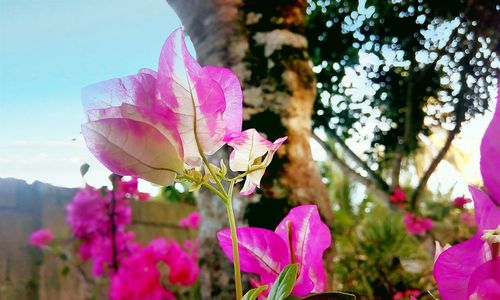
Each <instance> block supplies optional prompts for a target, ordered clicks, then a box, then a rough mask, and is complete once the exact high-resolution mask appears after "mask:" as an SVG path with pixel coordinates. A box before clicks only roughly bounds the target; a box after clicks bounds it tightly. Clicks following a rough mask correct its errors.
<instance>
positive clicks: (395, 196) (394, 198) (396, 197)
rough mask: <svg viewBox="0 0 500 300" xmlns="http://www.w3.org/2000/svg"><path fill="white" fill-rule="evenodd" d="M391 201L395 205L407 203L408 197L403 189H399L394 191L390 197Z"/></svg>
mask: <svg viewBox="0 0 500 300" xmlns="http://www.w3.org/2000/svg"><path fill="white" fill-rule="evenodd" d="M389 199H390V200H391V202H393V203H396V204H400V203H404V202H406V200H407V197H406V193H405V192H404V191H403V189H402V188H400V187H397V188H396V189H395V190H394V192H393V193H392V194H391V196H390V197H389Z"/></svg>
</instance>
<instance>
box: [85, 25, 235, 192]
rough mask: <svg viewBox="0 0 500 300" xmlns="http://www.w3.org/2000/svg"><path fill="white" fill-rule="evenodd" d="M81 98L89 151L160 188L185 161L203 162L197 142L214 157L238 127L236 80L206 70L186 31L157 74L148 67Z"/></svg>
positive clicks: (172, 42) (174, 40)
mask: <svg viewBox="0 0 500 300" xmlns="http://www.w3.org/2000/svg"><path fill="white" fill-rule="evenodd" d="M82 97H83V104H84V107H85V110H86V114H87V118H88V123H86V124H83V125H82V133H83V135H84V137H85V140H86V142H87V145H88V147H89V149H90V151H91V152H92V153H93V154H94V155H95V156H96V157H97V158H98V159H99V160H100V161H101V162H102V163H103V164H104V165H105V166H106V167H108V168H109V169H110V170H111V171H113V172H114V173H117V174H120V175H132V176H137V177H141V178H144V179H146V180H148V181H151V182H153V183H157V184H160V185H169V184H171V183H172V182H173V180H174V179H175V175H176V173H182V172H183V170H184V163H187V164H188V165H191V166H195V167H196V166H199V165H200V162H201V157H200V154H199V151H198V148H197V140H198V142H199V144H200V146H201V147H202V149H203V151H204V152H205V153H206V154H212V153H214V152H215V151H217V150H218V149H219V148H220V147H222V146H223V145H224V137H225V136H226V135H227V134H232V133H233V132H239V131H241V124H242V92H241V87H240V83H239V81H238V78H237V77H236V75H234V74H233V73H232V72H231V71H230V70H228V69H224V68H218V67H210V66H208V67H204V68H202V67H201V66H200V65H199V64H198V62H196V60H195V59H194V58H193V57H192V56H191V55H190V54H189V52H188V50H187V48H186V45H185V43H184V35H183V32H182V30H181V29H178V30H176V31H174V32H173V33H172V34H171V35H170V36H169V37H168V38H167V41H166V42H165V45H164V46H163V49H162V51H161V54H160V60H159V67H158V72H155V71H152V70H146V69H143V70H140V71H139V73H138V74H136V75H131V76H128V77H124V78H119V79H111V80H108V81H104V82H101V83H97V84H94V85H92V86H89V87H87V88H85V89H84V90H83V96H82ZM195 131H196V136H195Z"/></svg>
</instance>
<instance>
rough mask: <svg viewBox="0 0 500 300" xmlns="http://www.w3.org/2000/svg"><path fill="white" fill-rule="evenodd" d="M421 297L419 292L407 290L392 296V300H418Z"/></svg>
mask: <svg viewBox="0 0 500 300" xmlns="http://www.w3.org/2000/svg"><path fill="white" fill-rule="evenodd" d="M419 295H420V291H419V290H406V291H404V292H401V291H399V292H396V293H394V295H392V300H405V299H410V300H414V299H415V300H416V299H417V297H418V296H419Z"/></svg>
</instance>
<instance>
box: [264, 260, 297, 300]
mask: <svg viewBox="0 0 500 300" xmlns="http://www.w3.org/2000/svg"><path fill="white" fill-rule="evenodd" d="M297 271H298V267H297V264H290V265H288V266H286V267H285V268H284V269H283V271H281V273H280V275H279V276H278V278H277V279H276V281H275V282H274V284H273V287H272V288H271V291H270V292H269V296H267V299H268V300H283V299H285V298H286V297H288V296H290V294H291V293H292V290H293V287H294V285H295V281H296V280H297Z"/></svg>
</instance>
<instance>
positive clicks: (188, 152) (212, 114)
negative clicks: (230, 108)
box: [156, 29, 226, 166]
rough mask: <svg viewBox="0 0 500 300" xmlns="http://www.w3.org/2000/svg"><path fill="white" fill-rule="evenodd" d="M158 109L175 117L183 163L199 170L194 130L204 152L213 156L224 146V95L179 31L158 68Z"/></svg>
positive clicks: (164, 50)
mask: <svg viewBox="0 0 500 300" xmlns="http://www.w3.org/2000/svg"><path fill="white" fill-rule="evenodd" d="M158 91H159V94H160V98H161V101H158V102H157V103H156V104H157V106H159V107H165V106H166V107H168V108H170V109H171V110H172V111H173V112H174V113H175V114H177V115H178V120H179V124H178V129H179V133H180V135H181V138H182V142H183V148H184V152H185V157H186V160H187V161H188V162H189V163H191V164H194V165H196V166H198V164H199V162H200V155H199V151H198V148H197V143H196V139H195V130H196V133H197V136H198V141H199V144H200V146H201V147H202V148H203V151H204V152H205V153H207V154H212V153H214V152H215V151H217V150H218V149H220V147H222V145H223V144H224V141H223V137H224V134H225V129H224V123H223V119H222V117H223V113H224V111H225V109H226V101H225V98H224V92H223V91H222V88H221V87H220V86H219V84H217V82H216V81H214V80H212V79H211V78H210V76H209V75H208V74H206V73H205V72H204V71H203V69H202V68H201V66H200V65H199V64H198V62H196V60H195V59H194V58H193V57H192V56H191V54H190V53H189V51H188V50H187V48H186V44H185V43H184V34H183V32H182V29H177V30H176V31H174V32H173V33H172V34H171V35H170V36H169V37H168V38H167V41H166V42H165V45H164V46H163V49H162V51H161V54H160V63H159V67H158Z"/></svg>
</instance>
